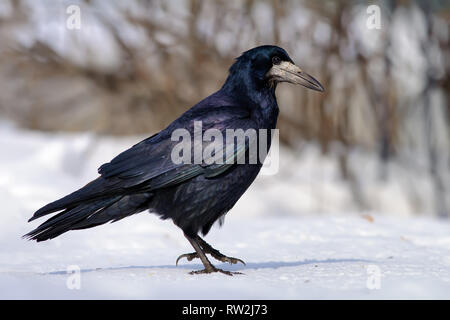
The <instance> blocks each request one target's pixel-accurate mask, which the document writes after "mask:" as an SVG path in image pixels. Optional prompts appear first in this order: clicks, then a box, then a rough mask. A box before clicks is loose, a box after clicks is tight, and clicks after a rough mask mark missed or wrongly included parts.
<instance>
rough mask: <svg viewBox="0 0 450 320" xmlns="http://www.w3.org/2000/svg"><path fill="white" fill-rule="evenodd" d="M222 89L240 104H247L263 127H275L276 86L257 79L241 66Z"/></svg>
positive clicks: (276, 112)
mask: <svg viewBox="0 0 450 320" xmlns="http://www.w3.org/2000/svg"><path fill="white" fill-rule="evenodd" d="M221 91H222V92H225V93H226V94H227V95H229V96H230V97H232V98H233V99H234V100H236V101H237V102H238V103H239V104H245V105H246V107H248V108H249V109H250V110H251V115H252V117H253V118H254V119H255V120H256V121H257V122H258V123H259V124H260V126H261V127H265V128H275V125H276V120H277V118H278V104H277V99H276V96H275V87H274V86H271V85H268V84H267V83H266V82H262V81H257V80H255V79H254V78H252V77H251V75H249V74H248V73H247V70H245V68H243V69H242V68H241V69H239V71H237V72H232V73H230V75H229V76H228V78H227V80H226V82H225V84H224V85H223V87H222V89H221Z"/></svg>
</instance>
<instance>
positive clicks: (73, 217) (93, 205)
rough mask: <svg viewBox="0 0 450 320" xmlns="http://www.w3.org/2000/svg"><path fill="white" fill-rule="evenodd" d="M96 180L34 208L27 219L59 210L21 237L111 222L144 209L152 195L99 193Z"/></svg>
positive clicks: (48, 235) (51, 234)
mask: <svg viewBox="0 0 450 320" xmlns="http://www.w3.org/2000/svg"><path fill="white" fill-rule="evenodd" d="M96 181H97V182H96ZM98 184H99V182H98V180H94V181H92V182H91V183H90V184H88V185H86V186H85V187H83V188H82V189H80V190H78V191H75V192H74V193H71V194H69V195H68V196H66V197H64V198H62V199H59V200H57V201H55V202H52V203H50V204H48V205H46V206H44V207H43V208H41V209H39V210H38V211H36V213H35V214H34V215H33V217H32V218H31V219H30V220H29V221H32V220H34V219H36V218H39V217H41V216H43V215H46V214H49V213H52V212H57V211H61V210H62V211H61V212H60V213H58V214H56V215H55V216H53V217H51V218H50V219H48V220H47V221H45V222H44V223H42V224H41V225H40V226H38V227H37V228H36V229H34V230H32V231H31V232H29V233H27V234H26V235H24V237H25V238H28V239H30V240H36V241H38V242H39V241H44V240H48V239H53V238H55V237H57V236H59V235H60V234H62V233H64V232H67V231H69V230H77V229H86V228H92V227H95V226H98V225H101V224H104V223H106V222H108V221H113V222H114V221H117V220H120V219H122V218H125V217H126V216H129V215H132V214H135V213H138V212H141V211H143V210H145V209H147V208H148V206H149V202H150V201H151V198H152V194H151V193H139V194H128V195H124V194H120V195H113V194H109V195H107V194H105V193H103V194H101V193H99V190H101V188H98V187H99V186H101V185H98ZM94 187H95V188H94Z"/></svg>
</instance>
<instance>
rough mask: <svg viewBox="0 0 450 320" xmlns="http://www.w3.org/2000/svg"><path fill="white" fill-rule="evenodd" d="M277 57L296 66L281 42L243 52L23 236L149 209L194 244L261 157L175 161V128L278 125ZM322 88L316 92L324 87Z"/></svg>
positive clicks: (40, 236) (48, 234)
mask: <svg viewBox="0 0 450 320" xmlns="http://www.w3.org/2000/svg"><path fill="white" fill-rule="evenodd" d="M274 57H276V58H277V59H274ZM279 61H287V62H289V63H292V60H291V59H290V58H289V56H288V55H287V53H286V52H285V51H284V50H283V49H281V48H279V47H276V46H262V47H257V48H254V49H252V50H249V51H247V52H245V53H243V54H242V55H241V56H240V57H239V58H237V59H236V62H235V63H234V64H233V65H232V66H231V68H230V73H229V76H228V78H227V79H226V82H225V84H224V85H223V87H222V88H221V89H220V90H219V91H217V92H216V93H214V94H212V95H211V96H209V97H207V98H206V99H204V100H202V101H200V102H199V103H198V104H196V105H195V106H193V107H192V108H191V109H189V110H188V111H186V112H185V113H184V114H183V115H181V116H180V117H179V118H178V119H176V120H175V121H173V122H172V123H171V124H170V125H169V126H168V127H167V128H166V129H164V130H162V131H161V132H159V133H157V134H155V135H153V136H151V137H150V138H147V139H146V140H144V141H142V142H140V143H138V144H136V145H134V146H133V147H131V148H130V149H128V150H126V151H124V152H123V153H121V154H119V155H118V156H117V157H115V158H114V159H113V160H112V161H111V162H109V163H106V164H104V165H102V166H101V167H100V168H99V170H98V172H99V173H100V177H98V178H97V179H95V180H94V181H92V182H90V183H89V184H87V185H86V186H84V187H83V188H81V189H79V190H78V191H75V192H73V193H72V194H69V195H67V196H66V197H64V198H62V199H60V200H57V201H55V202H52V203H50V204H48V205H46V206H44V207H43V208H41V209H39V210H38V211H36V213H35V214H34V215H33V217H32V218H31V219H30V221H32V220H34V219H36V218H39V217H42V216H44V215H47V214H49V213H53V212H59V213H58V214H56V215H55V216H54V217H52V218H50V219H49V220H47V221H46V222H44V223H43V224H41V225H40V226H39V227H37V228H36V229H35V230H33V231H31V232H30V233H28V234H27V235H26V237H28V238H30V239H34V240H37V241H43V240H47V239H51V238H54V237H56V236H58V235H60V234H62V233H64V232H66V231H69V230H76V229H84V228H90V227H94V226H97V225H100V224H104V223H106V222H108V221H117V220H120V219H122V218H124V217H127V216H129V215H132V214H135V213H138V212H141V211H145V210H147V209H149V210H150V211H151V212H154V213H156V214H158V215H160V216H161V217H162V218H163V219H172V220H173V221H174V223H175V224H176V225H177V226H179V227H180V228H181V229H182V230H183V231H184V233H185V235H186V236H187V237H188V240H189V241H191V240H192V239H193V238H195V237H196V236H197V233H198V232H202V233H203V234H206V233H208V231H209V230H210V228H211V226H212V224H213V223H214V222H215V221H216V220H218V219H219V218H220V217H221V216H223V215H224V214H225V213H227V212H228V211H229V210H230V209H231V208H232V207H233V206H234V204H235V203H236V202H237V201H238V199H239V198H240V197H241V196H242V194H243V193H244V192H245V191H246V190H247V188H248V187H249V186H250V184H251V183H252V182H253V180H254V179H255V178H256V176H257V174H258V172H259V171H260V169H261V166H262V163H261V161H263V160H264V159H259V160H261V161H258V162H257V163H256V164H227V163H224V164H212V165H206V164H205V163H202V164H175V163H174V162H173V161H172V159H171V157H170V155H171V151H172V148H173V147H174V145H175V144H177V143H178V141H172V140H171V135H172V132H173V131H174V130H175V129H179V128H184V129H187V130H188V131H189V132H190V133H191V134H192V133H193V131H194V121H202V127H203V130H206V129H210V128H215V129H218V130H220V131H221V132H224V131H225V130H226V129H243V130H247V129H249V128H252V129H255V130H258V129H274V128H275V126H276V122H277V117H278V105H277V101H276V97H275V88H276V83H277V82H276V81H274V80H273V81H271V79H269V78H268V77H267V74H268V72H269V70H271V68H272V67H273V65H274V64H278V63H279ZM298 70H300V69H298ZM291 73H292V72H291ZM291 77H292V76H291ZM278 78H279V77H278ZM278 78H277V79H278ZM311 79H313V78H311ZM311 79H310V78H308V80H307V81H308V84H307V85H308V86H309V85H310V84H309V83H311V81H313V82H314V81H315V80H314V79H313V80H311ZM313 84H314V83H313ZM318 86H319V88H318V89H316V90H320V89H321V86H320V84H318ZM269 146H270V136H269ZM191 238H192V239H191ZM191 243H192V242H191ZM194 245H195V246H194V247H196V244H194ZM206 245H207V244H206ZM196 250H197V248H196ZM202 261H203V260H202Z"/></svg>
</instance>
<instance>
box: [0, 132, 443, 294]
mask: <svg viewBox="0 0 450 320" xmlns="http://www.w3.org/2000/svg"><path fill="white" fill-rule="evenodd" d="M138 140H139V139H138V138H121V139H112V138H101V139H94V138H93V137H92V136H91V135H88V134H83V135H80V134H78V135H68V134H43V133H36V132H27V131H20V130H16V129H14V128H11V127H8V126H1V127H0V150H2V154H1V157H0V203H1V204H2V207H1V214H0V243H1V246H0V298H13V299H15V298H31V299H32V298H44V299H45V298H62V299H66V298H68V299H71V298H75V299H81V298H88V299H90V298H112V299H118V298H132V299H135V298H151V299H197V298H204V299H215V298H217V299H240V298H249V299H260V298H261V299H265V298H270V299H305V298H306V299H316V298H319V299H320V298H337V299H347V298H357V299H380V298H426V299H428V298H445V299H448V298H450V223H449V222H448V221H442V220H437V219H433V218H431V217H427V216H423V217H420V218H418V217H414V216H413V215H412V214H411V213H408V212H409V211H408V210H407V209H408V207H407V205H406V203H407V202H406V200H404V197H403V198H402V193H401V192H399V191H398V190H401V188H400V187H399V186H398V185H395V184H388V185H385V189H386V190H381V191H377V190H378V189H383V188H382V187H379V188H375V187H373V185H370V186H369V187H368V188H369V189H368V191H367V192H371V193H372V194H373V195H374V197H375V199H374V201H375V202H378V203H379V205H380V207H377V209H383V206H387V203H389V202H388V196H389V194H390V195H391V196H392V197H398V199H397V200H398V201H396V202H395V201H394V202H395V203H398V205H397V206H391V208H397V209H398V210H393V212H392V214H389V215H388V214H387V213H386V212H384V211H382V210H374V212H364V213H360V212H357V209H356V208H354V210H351V209H352V207H351V204H350V203H351V201H350V199H348V196H347V195H346V194H345V193H344V192H343V191H342V189H343V188H344V187H345V185H344V184H343V182H341V181H340V179H339V178H338V177H337V176H336V174H335V173H334V169H333V162H332V161H329V160H327V159H326V158H322V157H320V156H319V155H315V154H316V153H315V151H314V150H313V151H311V152H308V153H306V155H305V156H304V157H302V158H300V159H299V160H295V159H294V157H293V156H292V154H289V152H288V151H286V150H282V155H281V162H282V165H281V167H280V173H279V174H278V175H276V176H264V177H260V178H258V180H257V181H256V182H255V184H254V185H253V186H252V187H251V189H250V190H249V192H248V193H247V194H246V195H244V197H243V198H242V199H241V200H240V201H239V202H238V204H237V205H236V206H235V208H234V209H233V210H232V211H231V212H230V213H229V214H228V216H227V218H226V221H225V224H224V225H223V227H222V228H218V227H216V228H213V229H212V230H211V232H210V234H208V236H207V237H206V238H205V240H206V241H208V242H209V243H211V244H212V245H213V246H214V247H216V248H218V249H219V250H221V251H222V252H223V253H225V254H228V255H230V256H235V257H238V258H242V259H243V260H244V261H246V263H247V265H246V266H242V265H233V266H230V265H225V264H222V263H217V264H216V265H217V266H218V267H221V268H224V269H227V270H235V271H240V272H242V273H244V275H236V276H234V277H228V276H226V275H222V274H210V275H189V274H188V272H189V271H190V270H195V269H200V268H201V267H202V266H201V264H200V262H199V261H192V262H186V261H182V262H181V263H180V264H179V265H178V266H175V260H176V258H177V257H178V255H180V254H182V253H186V252H191V251H192V248H191V247H190V245H189V244H188V242H187V241H186V240H185V238H184V237H183V235H182V233H181V231H180V230H179V229H178V228H177V227H175V226H174V225H173V224H172V223H171V222H170V221H161V220H159V219H158V218H157V217H156V216H154V215H150V214H148V213H141V214H138V215H135V216H133V217H129V218H127V219H124V220H122V221H120V222H117V223H114V224H107V225H103V226H100V227H97V228H93V229H88V230H83V231H73V232H69V233H66V234H64V235H62V236H61V237H58V238H56V239H54V240H52V241H46V242H43V243H35V242H29V241H26V240H23V239H21V236H22V235H23V234H25V233H26V232H28V231H30V230H31V229H32V228H34V227H36V226H37V225H38V224H39V223H40V222H42V221H43V220H42V219H41V221H36V222H33V223H31V224H29V223H27V222H26V221H27V219H28V218H29V217H30V216H31V215H32V213H33V212H34V211H35V210H36V209H37V208H39V207H40V206H41V205H44V204H46V203H47V202H49V201H51V200H54V199H56V198H57V197H59V196H62V195H65V194H66V193H68V192H71V191H73V190H74V189H75V188H78V187H80V186H82V185H84V184H85V183H87V182H88V181H89V180H90V179H92V178H93V177H95V176H96V168H97V167H98V166H99V165H100V164H102V163H103V162H106V161H108V160H110V159H111V158H112V157H113V156H114V155H115V154H117V153H118V152H120V151H121V150H123V149H125V148H127V147H128V146H130V145H131V144H133V143H135V142H137V141H138ZM294 161H297V163H294ZM369 166H370V163H367V164H366V166H365V168H364V169H365V170H367V168H368V167H369ZM289 170H290V171H289ZM368 172H369V171H368ZM368 179H369V173H368ZM370 188H373V189H370ZM321 199H322V200H321ZM333 207H334V208H335V211H333ZM346 208H347V209H348V210H347V211H346ZM325 212H326V213H327V214H325ZM343 212H345V213H343ZM377 212H384V214H381V213H377ZM68 268H69V270H77V268H80V270H81V272H80V274H78V273H77V272H75V273H67V270H68ZM78 276H79V277H78ZM78 284H79V289H77V288H78Z"/></svg>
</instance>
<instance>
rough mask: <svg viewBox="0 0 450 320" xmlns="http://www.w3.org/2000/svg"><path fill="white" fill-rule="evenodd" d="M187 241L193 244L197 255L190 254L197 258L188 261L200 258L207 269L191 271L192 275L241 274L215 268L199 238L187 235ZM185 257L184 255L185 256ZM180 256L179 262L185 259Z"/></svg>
mask: <svg viewBox="0 0 450 320" xmlns="http://www.w3.org/2000/svg"><path fill="white" fill-rule="evenodd" d="M185 237H186V239H188V241H189V242H190V243H191V245H192V247H194V249H195V253H192V254H189V255H194V254H195V257H192V258H191V259H189V258H188V260H189V261H190V260H192V259H193V258H200V260H201V261H202V263H203V265H204V266H205V269H203V270H199V271H191V272H190V274H200V273H212V272H221V273H223V274H226V275H229V276H232V275H233V274H241V273H240V272H231V271H225V270H222V269H219V268H216V267H214V266H213V265H212V264H211V262H209V260H208V258H207V257H206V255H205V253H204V252H203V250H202V248H201V247H200V244H199V243H198V238H197V239H196V238H191V237H189V236H187V235H185ZM183 256H184V255H183ZM183 256H180V257H179V258H178V259H177V262H178V260H179V259H180V258H181V257H183Z"/></svg>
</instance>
